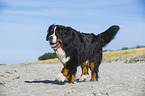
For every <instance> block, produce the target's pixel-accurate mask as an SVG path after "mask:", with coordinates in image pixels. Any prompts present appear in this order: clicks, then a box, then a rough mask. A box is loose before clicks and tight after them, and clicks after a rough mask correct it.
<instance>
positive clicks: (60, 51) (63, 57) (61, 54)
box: [56, 47, 70, 65]
mask: <svg viewBox="0 0 145 96" xmlns="http://www.w3.org/2000/svg"><path fill="white" fill-rule="evenodd" d="M56 54H57V56H58V58H59V60H60V61H61V62H62V63H63V65H65V64H66V62H67V61H69V60H70V57H66V53H65V52H64V50H63V49H62V48H61V47H60V48H58V49H57V50H56Z"/></svg>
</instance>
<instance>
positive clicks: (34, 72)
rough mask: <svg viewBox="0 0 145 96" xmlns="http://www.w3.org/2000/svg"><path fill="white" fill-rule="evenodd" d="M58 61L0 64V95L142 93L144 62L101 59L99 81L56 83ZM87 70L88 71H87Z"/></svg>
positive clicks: (110, 95) (144, 95) (120, 95)
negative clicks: (102, 61)
mask: <svg viewBox="0 0 145 96" xmlns="http://www.w3.org/2000/svg"><path fill="white" fill-rule="evenodd" d="M62 67H63V66H62V64H61V63H56V64H37V65H1V66H0V96H145V62H139V63H132V64H125V63H122V62H113V63H102V64H101V66H100V72H99V76H100V78H99V81H96V82H90V81H89V80H90V76H89V78H88V79H87V80H86V81H85V82H79V78H80V75H81V68H80V67H78V71H77V74H76V79H77V82H76V83H75V84H69V83H67V82H66V81H65V82H62V83H59V82H57V81H55V76H56V75H57V74H59V73H60V71H61V69H62ZM89 74H90V71H89Z"/></svg>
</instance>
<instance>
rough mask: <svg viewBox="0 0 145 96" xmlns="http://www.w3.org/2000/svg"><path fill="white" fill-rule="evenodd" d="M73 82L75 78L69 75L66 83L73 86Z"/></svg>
mask: <svg viewBox="0 0 145 96" xmlns="http://www.w3.org/2000/svg"><path fill="white" fill-rule="evenodd" d="M74 80H75V76H74V75H73V74H71V75H70V76H69V78H68V83H72V84H74Z"/></svg>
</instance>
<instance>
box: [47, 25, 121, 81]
mask: <svg viewBox="0 0 145 96" xmlns="http://www.w3.org/2000/svg"><path fill="white" fill-rule="evenodd" d="M55 26H56V27H57V28H56V31H58V33H56V36H57V38H58V39H60V40H61V41H62V42H63V46H62V49H63V50H64V51H65V53H66V57H68V56H70V60H69V61H68V62H67V63H66V66H65V67H66V68H67V69H69V74H73V75H75V73H76V71H77V67H78V66H80V65H81V64H82V63H84V62H86V61H87V60H89V61H90V63H91V62H93V63H94V65H95V67H94V71H95V73H96V74H97V75H96V79H98V71H99V65H100V63H101V60H102V47H104V46H105V45H106V44H108V43H109V42H110V41H111V40H112V39H113V38H114V36H115V35H116V33H117V32H118V30H119V29H120V27H119V26H116V25H114V26H111V27H110V28H109V29H107V30H106V31H105V32H103V33H101V34H98V35H97V36H96V35H94V34H93V33H92V34H86V33H80V32H78V31H76V30H74V29H72V28H71V27H65V26H62V25H51V26H50V27H49V29H48V35H47V38H46V39H47V40H50V38H49V36H50V35H51V30H52V29H53V28H54V27H55ZM50 43H51V42H50Z"/></svg>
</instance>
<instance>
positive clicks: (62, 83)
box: [24, 79, 80, 85]
mask: <svg viewBox="0 0 145 96" xmlns="http://www.w3.org/2000/svg"><path fill="white" fill-rule="evenodd" d="M76 81H77V83H78V82H80V81H79V79H77V80H76ZM24 82H25V83H43V84H55V85H64V84H65V83H67V81H64V82H58V81H57V80H35V81H24Z"/></svg>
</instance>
